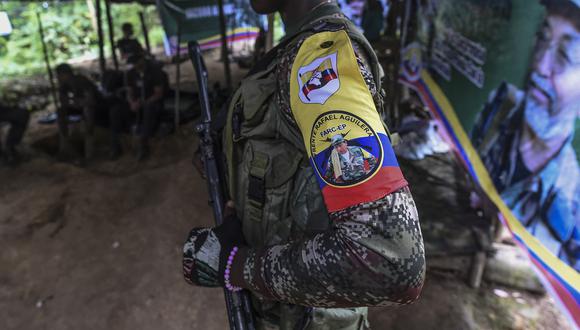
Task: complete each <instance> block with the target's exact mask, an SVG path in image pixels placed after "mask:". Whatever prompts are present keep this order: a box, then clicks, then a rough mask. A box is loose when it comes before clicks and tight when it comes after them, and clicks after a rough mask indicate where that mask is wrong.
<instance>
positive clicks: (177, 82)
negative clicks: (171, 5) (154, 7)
mask: <svg viewBox="0 0 580 330" xmlns="http://www.w3.org/2000/svg"><path fill="white" fill-rule="evenodd" d="M180 93H181V20H177V48H176V53H175V116H174V117H175V118H174V119H175V132H176V133H177V131H178V130H179V122H180V118H179V115H180V112H179V111H180V109H181V99H180V96H181V95H180Z"/></svg>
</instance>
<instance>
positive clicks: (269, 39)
mask: <svg viewBox="0 0 580 330" xmlns="http://www.w3.org/2000/svg"><path fill="white" fill-rule="evenodd" d="M274 15H275V14H268V31H266V52H268V51H269V50H270V49H272V48H274Z"/></svg>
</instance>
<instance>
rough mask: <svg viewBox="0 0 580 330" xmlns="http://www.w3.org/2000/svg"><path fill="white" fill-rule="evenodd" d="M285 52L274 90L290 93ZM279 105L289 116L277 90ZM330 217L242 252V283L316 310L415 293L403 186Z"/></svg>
mask: <svg viewBox="0 0 580 330" xmlns="http://www.w3.org/2000/svg"><path fill="white" fill-rule="evenodd" d="M354 46H355V47H354V50H355V53H356V61H357V64H358V66H359V69H360V72H361V75H362V77H363V79H364V81H365V83H366V84H367V87H368V90H369V91H370V94H371V96H372V98H373V100H375V103H376V100H377V99H378V98H379V97H380V96H379V93H378V90H377V86H375V84H374V81H373V76H372V74H371V73H370V70H367V67H368V63H369V62H368V60H367V59H366V58H365V57H364V55H365V54H363V53H362V52H360V51H359V49H360V48H359V47H356V44H355V45H354ZM298 47H300V44H298ZM285 56H286V58H283V59H282V61H281V66H280V67H281V68H280V70H279V72H278V74H279V77H280V79H279V81H280V82H281V84H282V86H281V88H280V89H279V90H280V91H288V90H289V88H288V85H289V81H290V71H291V65H292V63H293V62H294V57H295V56H296V50H290V51H288V52H286V53H285ZM278 104H279V106H280V108H281V110H282V111H283V112H284V113H285V114H286V115H287V117H288V118H289V119H290V120H291V121H295V118H294V116H293V113H292V111H291V109H290V100H289V97H288V95H287V93H285V92H282V93H280V94H279V95H278ZM297 126H298V125H297ZM345 193H348V192H345ZM329 215H330V218H331V220H332V227H331V229H330V230H328V231H327V232H324V233H321V234H318V235H316V236H314V237H313V238H309V239H304V240H299V241H293V242H289V243H287V244H282V245H276V246H271V247H268V248H265V249H252V250H249V251H247V254H246V258H245V261H244V262H243V266H241V267H243V284H244V286H245V287H247V288H249V289H251V290H252V291H253V292H254V293H256V294H258V295H261V296H263V297H264V298H267V299H272V300H277V301H281V302H286V303H292V304H298V305H306V306H315V307H356V306H388V305H401V304H408V303H411V302H413V301H415V300H416V299H417V298H418V295H419V293H420V291H421V288H422V285H423V280H424V276H425V259H424V255H425V254H424V247H423V239H422V235H421V230H420V226H419V219H418V214H417V210H416V207H415V203H414V201H413V197H412V196H411V193H410V191H409V188H408V187H404V188H401V189H398V190H396V191H394V192H391V193H389V194H386V196H385V195H383V197H381V198H378V199H375V200H373V201H370V202H363V203H359V204H356V205H353V206H350V207H348V208H344V209H341V210H337V211H333V212H330V214H329Z"/></svg>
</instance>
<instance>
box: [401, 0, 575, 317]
mask: <svg viewBox="0 0 580 330" xmlns="http://www.w3.org/2000/svg"><path fill="white" fill-rule="evenodd" d="M416 9H417V10H416V13H417V20H416V22H417V26H416V27H414V28H415V29H414V31H416V35H414V36H411V39H412V40H413V42H411V43H410V44H408V45H407V46H406V47H405V48H404V49H403V51H402V65H401V76H400V81H401V82H402V83H403V84H404V85H405V86H406V87H408V88H409V89H410V90H411V91H412V93H414V94H415V95H416V96H418V98H419V99H420V100H421V102H422V103H423V105H424V106H425V107H427V108H428V109H429V110H430V111H431V113H432V115H433V117H434V118H435V119H436V120H437V121H439V122H440V127H441V128H442V129H441V130H440V132H441V135H442V136H443V138H444V139H446V141H447V142H449V143H450V145H452V148H453V149H454V151H455V153H456V155H457V156H458V157H457V158H458V159H459V160H460V161H461V162H462V163H463V165H464V166H465V168H466V169H467V170H468V171H469V173H470V174H471V176H472V177H473V179H474V181H475V183H476V184H477V185H478V186H479V187H480V190H481V192H482V193H476V192H475V191H474V194H473V198H472V201H473V206H474V207H478V204H482V203H480V200H481V199H482V198H487V199H489V200H491V201H492V202H493V203H494V204H495V205H496V207H497V209H498V211H499V217H500V219H501V220H502V221H503V222H504V224H505V225H506V226H507V227H508V228H509V229H510V231H511V232H512V234H513V236H514V238H515V240H516V242H517V243H518V244H519V245H520V246H521V247H522V248H523V249H524V250H525V251H526V252H527V253H528V255H529V257H530V260H531V261H532V263H533V265H534V266H535V268H536V270H537V273H538V274H539V275H540V277H541V279H542V280H543V282H544V284H545V286H546V288H547V290H548V291H549V292H550V293H551V294H552V295H553V296H554V297H555V298H556V300H557V302H558V303H559V304H560V306H561V307H562V310H563V311H564V313H565V314H566V315H567V316H568V317H569V318H570V320H571V321H572V323H573V324H574V325H575V326H576V327H579V326H580V291H579V290H580V273H579V271H580V167H579V165H578V151H579V145H580V144H579V143H578V140H574V137H575V134H574V133H575V130H576V128H577V127H578V123H579V121H578V115H579V114H580V88H578V86H579V84H580V19H579V18H580V2H578V1H544V2H542V4H540V3H539V2H535V1H532V2H530V1H525V0H503V1H496V2H494V4H493V5H490V4H489V2H487V1H483V0H479V1H468V0H461V1H460V0H455V1H451V0H443V1H437V2H435V1H431V2H428V3H425V4H424V5H421V6H419V7H417V8H416Z"/></svg>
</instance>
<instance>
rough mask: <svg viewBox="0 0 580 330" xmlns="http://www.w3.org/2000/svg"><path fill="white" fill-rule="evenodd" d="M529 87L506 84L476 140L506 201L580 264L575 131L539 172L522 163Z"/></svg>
mask: <svg viewBox="0 0 580 330" xmlns="http://www.w3.org/2000/svg"><path fill="white" fill-rule="evenodd" d="M524 109H525V98H524V92H523V91H521V90H518V89H517V88H516V87H514V86H511V85H507V84H505V83H504V84H502V86H500V88H498V89H497V90H495V91H493V92H492V94H491V97H490V100H489V102H488V103H487V104H486V106H485V107H484V109H483V111H482V112H481V113H480V115H479V117H478V118H477V120H476V124H475V126H474V129H473V131H472V141H473V144H474V146H475V147H476V148H477V151H478V153H479V155H480V157H481V159H482V161H483V163H484V165H485V167H486V168H487V171H488V172H489V174H490V177H491V178H492V180H493V182H494V185H495V187H496V189H497V190H498V192H499V193H500V195H501V197H502V199H503V201H504V202H505V203H506V205H507V206H508V207H509V208H510V209H511V210H512V212H513V214H514V215H515V216H516V218H518V220H519V221H520V222H521V223H522V224H523V225H524V226H526V228H527V230H528V231H529V232H530V233H531V234H532V235H534V236H535V237H537V238H538V239H539V240H540V241H541V242H542V244H543V245H544V246H546V247H547V248H548V249H549V250H550V251H551V252H552V253H554V254H555V255H557V256H558V257H559V258H560V259H562V260H563V261H564V262H566V263H567V264H569V265H571V266H572V267H573V268H575V269H576V270H580V214H579V207H580V204H579V203H580V172H579V167H578V160H577V158H576V153H575V151H574V148H573V146H572V136H570V137H569V138H568V140H567V141H566V142H565V143H564V145H563V146H562V148H561V149H560V150H559V151H558V153H557V154H556V155H555V156H554V157H553V158H552V160H550V161H549V162H548V164H547V165H546V166H544V167H543V168H542V169H540V170H539V171H538V172H537V173H531V172H530V171H529V170H528V169H527V168H526V167H525V165H524V164H523V160H522V156H521V154H520V151H519V148H518V145H519V142H520V139H521V128H522V124H523V120H524V119H523V113H524Z"/></svg>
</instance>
